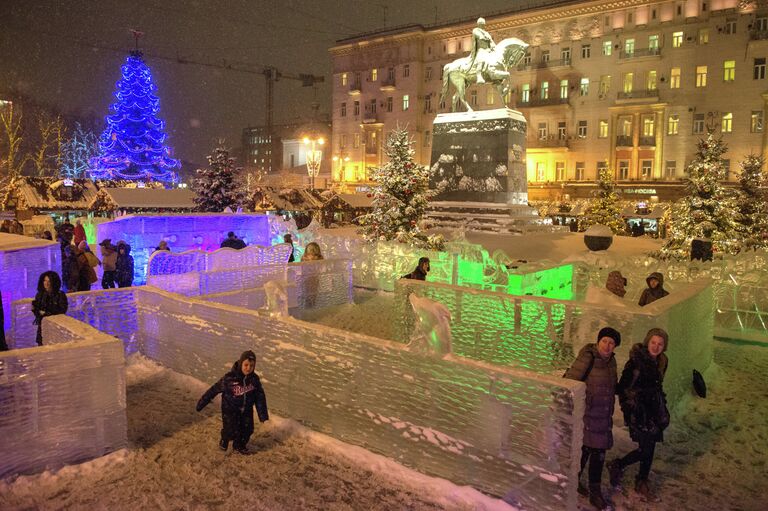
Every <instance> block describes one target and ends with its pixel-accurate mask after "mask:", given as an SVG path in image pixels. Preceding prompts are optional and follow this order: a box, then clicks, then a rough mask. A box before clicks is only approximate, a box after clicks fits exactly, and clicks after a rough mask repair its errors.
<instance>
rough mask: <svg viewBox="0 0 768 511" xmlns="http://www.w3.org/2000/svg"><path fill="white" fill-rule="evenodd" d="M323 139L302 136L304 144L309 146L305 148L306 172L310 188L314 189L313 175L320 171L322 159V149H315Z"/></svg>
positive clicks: (320, 144) (322, 142)
mask: <svg viewBox="0 0 768 511" xmlns="http://www.w3.org/2000/svg"><path fill="white" fill-rule="evenodd" d="M324 144H325V139H324V138H323V137H320V138H316V139H315V138H309V137H304V145H307V146H310V148H309V149H308V150H307V174H309V177H310V178H311V184H310V189H311V190H314V189H315V177H317V175H318V174H319V173H320V162H321V161H322V159H323V151H322V149H317V146H321V147H322V146H323V145H324Z"/></svg>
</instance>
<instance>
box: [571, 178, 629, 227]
mask: <svg viewBox="0 0 768 511" xmlns="http://www.w3.org/2000/svg"><path fill="white" fill-rule="evenodd" d="M592 225H605V226H606V227H608V228H610V229H611V231H612V232H613V234H623V233H624V232H625V225H626V224H625V223H624V219H623V218H622V216H621V205H620V204H619V196H618V195H617V194H616V190H615V183H614V181H613V171H611V170H609V169H608V167H603V168H601V169H600V170H599V172H598V176H597V193H596V196H595V197H594V198H593V199H592V200H590V201H589V204H588V205H587V207H586V209H585V211H584V218H583V219H582V220H581V228H582V229H585V228H587V227H590V226H592Z"/></svg>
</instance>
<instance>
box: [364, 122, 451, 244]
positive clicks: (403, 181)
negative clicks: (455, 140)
mask: <svg viewBox="0 0 768 511" xmlns="http://www.w3.org/2000/svg"><path fill="white" fill-rule="evenodd" d="M385 152H386V155H387V157H388V159H389V161H388V162H387V163H385V164H384V165H383V166H382V167H380V168H378V169H376V170H374V172H373V179H374V181H376V182H377V183H378V186H377V187H376V190H375V192H374V199H373V211H372V212H371V213H369V214H367V215H364V216H363V217H362V218H361V221H362V225H363V234H364V235H365V238H366V239H368V240H396V241H399V242H401V243H408V244H411V245H415V246H422V247H425V248H426V247H429V248H437V249H439V248H441V246H442V238H439V237H434V236H433V237H428V236H426V235H425V234H424V233H422V232H421V230H420V228H419V221H420V220H421V219H422V217H423V216H424V213H425V211H426V209H427V201H428V198H429V192H428V187H429V169H428V168H427V167H425V166H423V165H418V164H416V163H414V161H413V154H414V151H413V149H412V148H411V141H410V140H409V137H408V132H407V131H406V130H405V129H402V128H396V129H394V130H393V131H392V133H391V134H390V135H389V137H388V138H387V143H386V146H385Z"/></svg>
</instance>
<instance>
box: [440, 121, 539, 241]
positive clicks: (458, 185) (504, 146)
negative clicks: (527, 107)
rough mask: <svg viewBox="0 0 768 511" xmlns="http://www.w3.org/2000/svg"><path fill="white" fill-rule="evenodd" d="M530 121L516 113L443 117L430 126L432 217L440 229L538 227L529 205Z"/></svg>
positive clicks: (516, 229)
mask: <svg viewBox="0 0 768 511" xmlns="http://www.w3.org/2000/svg"><path fill="white" fill-rule="evenodd" d="M526 130H527V122H526V120H525V118H524V117H523V114H521V113H520V112H518V111H516V110H510V109H508V108H502V109H497V110H483V111H479V112H456V113H449V114H439V115H438V116H437V117H436V118H435V121H434V124H433V126H432V159H431V169H432V176H431V178H430V183H429V187H430V189H432V190H434V191H435V192H436V195H435V197H434V198H433V200H432V202H431V203H430V209H429V211H428V213H427V216H428V218H429V219H430V220H431V221H432V223H433V224H434V225H435V226H436V227H464V228H470V229H474V230H490V231H497V232H522V231H525V230H529V229H528V228H532V229H537V228H539V227H538V226H540V225H541V224H543V221H542V220H541V219H540V218H539V216H538V215H537V214H536V211H535V210H533V209H532V208H531V207H530V206H528V183H527V180H526V177H527V176H526V165H525V146H526V144H525V137H526Z"/></svg>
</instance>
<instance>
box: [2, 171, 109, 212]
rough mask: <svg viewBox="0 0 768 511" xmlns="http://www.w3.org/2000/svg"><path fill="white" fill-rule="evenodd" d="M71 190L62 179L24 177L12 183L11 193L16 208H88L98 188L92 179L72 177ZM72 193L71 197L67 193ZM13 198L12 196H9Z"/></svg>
mask: <svg viewBox="0 0 768 511" xmlns="http://www.w3.org/2000/svg"><path fill="white" fill-rule="evenodd" d="M67 182H68V183H69V182H71V186H70V187H71V190H69V191H67V192H66V193H65V190H66V187H67V184H66V183H65V181H64V180H62V179H57V180H54V179H51V178H42V177H22V178H19V179H17V180H16V181H14V182H13V183H11V184H10V185H9V186H10V188H11V190H10V194H9V195H12V196H15V198H16V200H17V202H16V209H43V210H67V209H88V206H89V205H90V203H91V201H93V199H94V198H95V197H96V194H97V193H98V188H97V186H96V184H94V182H93V181H91V180H90V179H72V180H67ZM69 193H71V198H70V197H68V195H67V194H69ZM8 199H11V197H8Z"/></svg>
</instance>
